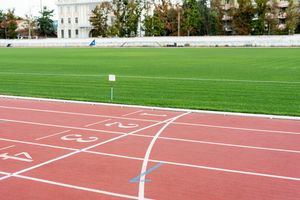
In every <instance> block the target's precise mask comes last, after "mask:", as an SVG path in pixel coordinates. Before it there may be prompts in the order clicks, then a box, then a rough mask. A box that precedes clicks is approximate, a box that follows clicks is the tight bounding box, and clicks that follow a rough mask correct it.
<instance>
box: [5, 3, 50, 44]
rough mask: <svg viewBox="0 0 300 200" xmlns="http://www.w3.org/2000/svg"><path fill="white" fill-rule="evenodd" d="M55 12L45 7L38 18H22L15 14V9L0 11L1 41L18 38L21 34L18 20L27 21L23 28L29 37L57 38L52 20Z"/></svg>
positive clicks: (29, 16)
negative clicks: (18, 30)
mask: <svg viewBox="0 0 300 200" xmlns="http://www.w3.org/2000/svg"><path fill="white" fill-rule="evenodd" d="M53 12H54V10H49V9H48V8H47V7H44V8H43V10H42V11H41V12H40V16H38V17H33V16H32V15H26V16H25V18H21V17H18V16H17V15H16V14H15V10H14V9H8V10H7V12H4V11H2V10H0V39H15V38H17V36H18V34H20V33H18V32H17V28H18V24H17V21H18V20H22V21H25V23H24V24H23V25H24V27H22V28H23V29H24V31H25V32H26V35H27V36H31V37H33V36H43V37H48V36H55V30H54V25H53V20H52V17H53Z"/></svg>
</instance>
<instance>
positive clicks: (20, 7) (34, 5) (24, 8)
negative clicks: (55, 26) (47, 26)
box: [0, 0, 57, 19]
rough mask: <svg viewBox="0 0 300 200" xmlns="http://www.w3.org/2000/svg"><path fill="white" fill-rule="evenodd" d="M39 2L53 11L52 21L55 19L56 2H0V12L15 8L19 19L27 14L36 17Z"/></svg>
mask: <svg viewBox="0 0 300 200" xmlns="http://www.w3.org/2000/svg"><path fill="white" fill-rule="evenodd" d="M41 1H42V4H43V6H47V7H48V8H50V9H54V10H55V15H54V18H53V19H56V18H57V15H56V10H57V7H56V5H55V2H56V0H0V10H4V11H6V10H7V9H9V8H15V14H16V15H18V16H20V17H25V15H26V14H29V13H31V14H32V15H33V16H38V15H39V11H40V2H41Z"/></svg>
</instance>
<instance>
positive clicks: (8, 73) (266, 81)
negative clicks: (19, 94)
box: [0, 72, 300, 84]
mask: <svg viewBox="0 0 300 200" xmlns="http://www.w3.org/2000/svg"><path fill="white" fill-rule="evenodd" d="M0 74H3V75H28V76H69V77H106V76H107V75H105V74H98V75H95V74H53V73H26V72H25V73H21V72H0ZM118 77H120V78H135V79H156V80H182V81H210V82H245V83H277V84H300V82H299V81H272V80H247V79H213V78H195V77H194V78H193V77H162V76H126V75H119V76H118Z"/></svg>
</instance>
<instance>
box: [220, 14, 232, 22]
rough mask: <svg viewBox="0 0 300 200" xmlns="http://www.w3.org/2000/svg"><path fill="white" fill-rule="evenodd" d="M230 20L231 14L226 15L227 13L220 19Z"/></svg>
mask: <svg viewBox="0 0 300 200" xmlns="http://www.w3.org/2000/svg"><path fill="white" fill-rule="evenodd" d="M231 20H232V17H231V16H228V15H224V16H223V17H222V21H231Z"/></svg>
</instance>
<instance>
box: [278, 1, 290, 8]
mask: <svg viewBox="0 0 300 200" xmlns="http://www.w3.org/2000/svg"><path fill="white" fill-rule="evenodd" d="M288 6H289V2H288V1H279V2H278V7H279V8H287V7H288Z"/></svg>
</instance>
